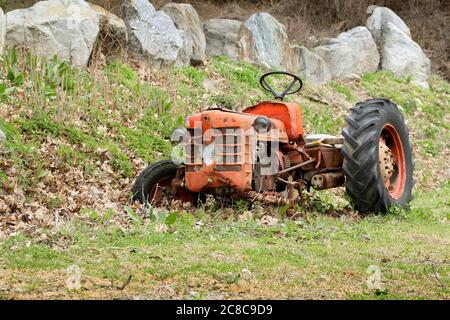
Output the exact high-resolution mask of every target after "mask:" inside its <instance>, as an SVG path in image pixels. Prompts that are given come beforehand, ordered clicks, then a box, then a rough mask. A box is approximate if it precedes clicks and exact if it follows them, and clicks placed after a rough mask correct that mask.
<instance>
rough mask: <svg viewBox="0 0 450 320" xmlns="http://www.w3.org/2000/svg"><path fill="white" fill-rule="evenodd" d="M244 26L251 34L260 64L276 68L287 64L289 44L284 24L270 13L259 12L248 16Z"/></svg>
mask: <svg viewBox="0 0 450 320" xmlns="http://www.w3.org/2000/svg"><path fill="white" fill-rule="evenodd" d="M245 26H246V27H247V28H248V29H250V31H251V32H252V34H253V37H254V40H255V51H256V55H257V57H258V62H259V63H260V64H262V65H266V66H269V67H276V68H285V67H286V66H287V65H288V64H289V55H290V45H289V39H288V35H287V33H286V28H285V27H284V25H282V24H281V23H279V22H278V21H277V20H276V19H275V18H274V17H273V16H271V15H270V14H268V13H266V12H260V13H256V14H254V15H252V16H251V17H250V18H248V19H247V21H245Z"/></svg>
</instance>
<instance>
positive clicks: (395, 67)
mask: <svg viewBox="0 0 450 320" xmlns="http://www.w3.org/2000/svg"><path fill="white" fill-rule="evenodd" d="M380 50H381V56H382V62H381V68H382V69H383V70H390V71H392V72H393V73H394V75H396V76H398V77H406V76H411V77H412V80H413V82H414V83H416V84H418V85H420V86H422V87H424V88H428V83H427V79H428V77H429V76H430V73H431V64H430V60H429V59H428V58H427V56H426V55H425V54H424V53H423V51H422V49H421V48H420V46H419V45H418V44H417V43H415V42H414V41H413V40H412V39H411V38H410V37H409V36H408V35H407V34H406V33H404V32H403V31H402V30H401V29H400V28H398V27H397V26H396V25H395V24H393V23H391V22H388V23H386V24H385V25H384V28H383V36H382V38H381V48H380Z"/></svg>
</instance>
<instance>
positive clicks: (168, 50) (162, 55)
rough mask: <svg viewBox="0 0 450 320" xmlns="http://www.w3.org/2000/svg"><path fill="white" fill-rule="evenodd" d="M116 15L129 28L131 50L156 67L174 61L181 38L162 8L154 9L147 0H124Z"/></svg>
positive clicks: (181, 43)
mask: <svg viewBox="0 0 450 320" xmlns="http://www.w3.org/2000/svg"><path fill="white" fill-rule="evenodd" d="M119 16H120V17H121V18H122V19H123V20H124V21H125V24H126V26H127V29H128V47H129V49H130V51H132V52H134V53H135V54H138V55H141V56H142V57H143V58H145V59H147V60H148V61H149V62H151V63H153V65H154V66H155V67H162V66H171V65H173V64H174V63H175V62H176V61H177V58H178V54H179V52H180V50H181V49H182V47H183V44H184V42H183V38H182V35H181V34H180V32H179V31H178V29H177V28H176V27H175V24H174V23H173V21H172V19H170V17H169V16H168V15H167V14H166V13H165V12H163V11H156V10H155V8H154V7H153V6H152V4H151V3H150V2H148V0H125V1H124V3H123V4H122V6H121V8H120V10H119Z"/></svg>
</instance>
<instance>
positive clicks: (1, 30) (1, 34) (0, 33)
mask: <svg viewBox="0 0 450 320" xmlns="http://www.w3.org/2000/svg"><path fill="white" fill-rule="evenodd" d="M5 33H6V17H5V14H4V13H3V10H2V8H0V54H2V52H3V47H4V46H5Z"/></svg>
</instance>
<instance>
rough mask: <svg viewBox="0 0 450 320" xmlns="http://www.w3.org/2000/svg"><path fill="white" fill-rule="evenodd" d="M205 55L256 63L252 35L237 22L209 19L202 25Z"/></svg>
mask: <svg viewBox="0 0 450 320" xmlns="http://www.w3.org/2000/svg"><path fill="white" fill-rule="evenodd" d="M203 30H204V32H205V37H206V53H207V54H208V55H210V56H227V57H229V58H231V59H233V60H241V61H247V62H256V61H257V56H256V51H255V40H254V38H253V33H252V32H251V31H250V30H249V29H248V28H247V27H246V26H245V25H244V24H243V23H242V22H241V21H238V20H232V19H210V20H207V21H206V22H205V23H204V24H203Z"/></svg>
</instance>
